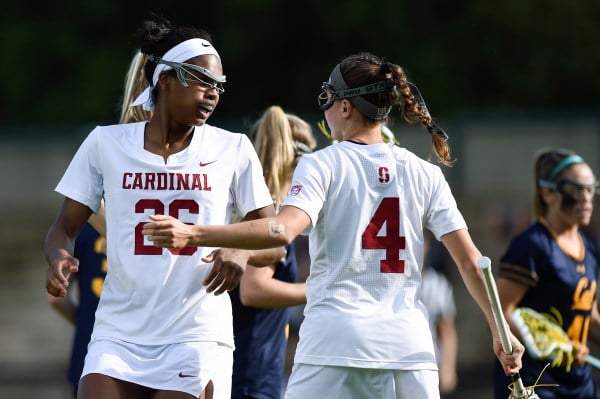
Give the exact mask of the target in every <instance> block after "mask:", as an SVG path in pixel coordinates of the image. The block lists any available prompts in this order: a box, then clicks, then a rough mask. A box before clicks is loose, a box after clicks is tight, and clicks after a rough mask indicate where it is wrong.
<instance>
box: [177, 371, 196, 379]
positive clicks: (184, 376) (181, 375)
mask: <svg viewBox="0 0 600 399" xmlns="http://www.w3.org/2000/svg"><path fill="white" fill-rule="evenodd" d="M186 377H195V375H191V374H183V372H181V371H180V372H179V378H186Z"/></svg>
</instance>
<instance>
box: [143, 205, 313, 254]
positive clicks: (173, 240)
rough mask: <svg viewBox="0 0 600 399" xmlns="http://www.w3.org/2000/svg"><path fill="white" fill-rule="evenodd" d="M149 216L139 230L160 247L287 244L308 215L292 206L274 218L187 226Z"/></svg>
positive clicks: (278, 245)
mask: <svg viewBox="0 0 600 399" xmlns="http://www.w3.org/2000/svg"><path fill="white" fill-rule="evenodd" d="M150 219H151V222H150V223H147V224H146V225H144V229H143V230H142V233H143V234H144V235H146V236H148V239H149V240H150V241H153V242H154V245H156V246H158V247H164V248H184V247H186V246H206V247H227V248H241V249H265V248H275V247H280V246H282V245H287V244H290V243H291V242H292V241H293V240H294V238H296V236H298V234H300V233H301V232H302V231H303V230H304V229H305V228H306V227H308V225H309V224H310V218H309V217H308V215H307V214H306V213H304V211H302V210H300V209H298V208H296V207H293V206H285V207H283V208H282V209H281V212H279V214H278V215H277V216H274V217H269V218H264V219H257V220H251V221H246V222H242V223H235V224H229V225H224V226H204V225H194V226H190V225H186V224H184V223H182V222H180V221H179V220H177V219H175V218H172V217H170V216H165V215H154V216H150Z"/></svg>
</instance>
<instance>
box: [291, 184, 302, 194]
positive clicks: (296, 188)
mask: <svg viewBox="0 0 600 399" xmlns="http://www.w3.org/2000/svg"><path fill="white" fill-rule="evenodd" d="M300 191H302V185H301V184H298V185H297V186H293V187H292V188H290V195H298V194H300Z"/></svg>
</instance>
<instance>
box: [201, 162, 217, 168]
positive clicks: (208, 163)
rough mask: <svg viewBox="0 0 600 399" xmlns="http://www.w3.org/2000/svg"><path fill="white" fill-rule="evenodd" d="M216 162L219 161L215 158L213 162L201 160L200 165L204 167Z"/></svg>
mask: <svg viewBox="0 0 600 399" xmlns="http://www.w3.org/2000/svg"><path fill="white" fill-rule="evenodd" d="M215 162H217V161H216V160H214V161H211V162H200V163H199V164H198V165H200V167H201V168H202V167H204V166H206V165H210V164H211V163H215Z"/></svg>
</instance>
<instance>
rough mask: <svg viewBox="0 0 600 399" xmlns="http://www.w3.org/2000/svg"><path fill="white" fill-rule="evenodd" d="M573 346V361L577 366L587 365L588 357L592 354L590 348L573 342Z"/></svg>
mask: <svg viewBox="0 0 600 399" xmlns="http://www.w3.org/2000/svg"><path fill="white" fill-rule="evenodd" d="M571 344H572V345H573V361H574V363H575V365H576V366H579V367H581V366H583V365H585V363H586V361H587V360H586V359H587V355H589V353H590V348H588V346H587V345H584V344H582V343H581V342H577V341H571Z"/></svg>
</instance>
